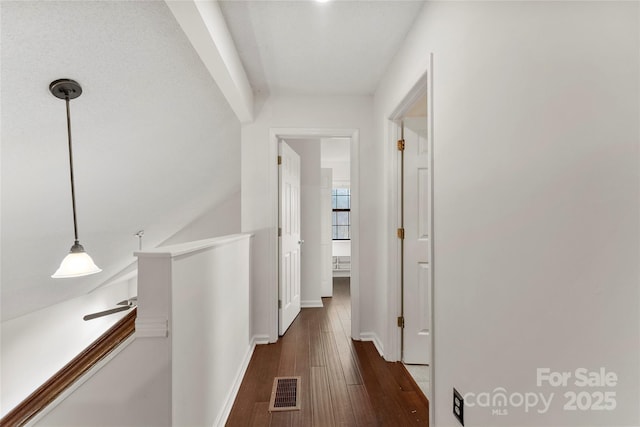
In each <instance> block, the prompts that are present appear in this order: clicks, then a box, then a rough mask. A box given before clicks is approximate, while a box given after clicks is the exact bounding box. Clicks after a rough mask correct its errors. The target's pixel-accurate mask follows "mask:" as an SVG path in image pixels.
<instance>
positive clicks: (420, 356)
mask: <svg viewBox="0 0 640 427" xmlns="http://www.w3.org/2000/svg"><path fill="white" fill-rule="evenodd" d="M424 102H425V105H426V99H425V100H424ZM403 126H404V140H405V149H404V233H405V235H404V262H403V269H404V298H403V300H404V302H403V304H404V329H403V334H404V336H403V339H404V355H403V356H404V357H403V361H404V362H405V363H409V364H424V365H426V364H429V363H430V360H429V357H430V351H429V350H430V348H429V346H430V343H431V337H430V334H431V228H432V227H431V203H432V197H431V196H432V194H431V170H430V164H431V163H430V161H431V159H430V156H431V153H430V149H429V146H428V139H427V118H426V117H408V118H404V119H403Z"/></svg>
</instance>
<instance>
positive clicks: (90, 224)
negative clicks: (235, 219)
mask: <svg viewBox="0 0 640 427" xmlns="http://www.w3.org/2000/svg"><path fill="white" fill-rule="evenodd" d="M422 5H423V1H422V0H420V1H342V0H335V1H332V2H328V3H316V2H314V1H305V0H303V1H286V2H280V1H258V2H253V1H251V2H249V1H225V2H222V4H221V10H222V11H223V13H224V16H225V19H226V20H227V23H228V26H229V30H230V32H231V34H232V36H233V38H234V40H235V43H236V45H237V47H238V51H239V54H240V56H241V59H242V61H243V63H244V66H245V68H246V71H247V74H248V76H249V80H250V82H251V85H252V87H253V89H254V91H256V92H262V93H263V94H266V93H272V94H291V95H293V94H323V95H329V94H339V95H362V94H372V93H373V92H374V90H375V88H376V86H377V84H378V82H379V79H380V77H381V76H382V74H383V72H384V70H385V69H386V67H387V65H388V63H389V61H390V60H391V58H392V57H393V55H394V53H395V50H396V49H397V48H398V46H399V45H400V43H401V42H402V40H403V39H404V37H405V35H406V33H407V31H408V30H409V28H410V27H411V25H412V22H413V19H414V17H415V16H416V15H417V12H418V10H419V9H420V8H421V7H422ZM0 13H1V23H0V37H1V40H2V49H1V50H0V55H1V57H0V59H1V63H0V74H1V76H0V77H1V79H0V84H1V116H0V120H1V123H2V129H1V137H2V144H1V155H2V157H1V168H2V169H1V177H2V181H1V196H2V198H1V232H2V236H1V237H2V248H1V249H2V253H1V260H2V270H1V280H2V282H1V295H0V299H1V307H2V313H1V317H2V319H8V318H13V317H16V316H18V315H21V314H24V313H27V312H30V311H33V310H36V309H38V308H42V307H45V306H48V305H50V304H53V303H56V302H59V301H63V300H66V299H69V298H72V297H74V296H78V295H81V294H83V293H86V292H88V291H90V290H91V289H94V288H95V287H96V286H100V285H101V284H104V283H105V282H108V280H109V278H110V277H112V276H114V275H116V274H117V273H119V272H120V271H121V270H122V269H123V268H126V267H127V266H129V265H131V263H132V262H133V261H135V258H134V257H133V255H132V254H133V252H134V251H135V250H136V249H137V244H138V240H137V238H136V237H135V236H134V234H135V232H136V231H138V230H140V229H144V230H145V237H144V242H145V247H153V246H155V245H157V244H160V243H161V242H162V241H164V240H165V239H167V238H168V237H170V236H171V235H173V234H174V233H175V232H177V231H178V230H180V229H181V228H183V227H184V226H186V225H187V224H188V223H189V222H191V221H192V220H194V219H196V218H197V217H198V216H200V215H201V214H202V213H204V212H206V211H207V210H208V209H210V208H211V207H212V206H215V205H216V204H219V203H222V202H224V201H226V200H228V199H229V198H230V197H233V196H234V195H237V194H238V192H239V190H240V188H239V167H238V165H239V163H240V157H239V156H240V155H239V144H238V143H239V141H240V126H239V122H238V120H237V118H236V117H235V116H234V115H233V113H232V111H231V109H230V108H229V106H228V104H227V102H226V101H225V99H224V97H223V95H222V94H221V92H220V90H219V88H218V87H217V85H216V84H215V82H214V81H213V79H212V77H211V75H210V74H209V73H208V72H207V70H206V68H205V67H204V66H203V64H202V61H201V60H200V58H199V57H198V55H197V54H196V52H195V51H194V49H193V47H192V46H191V44H190V43H189V41H188V39H187V38H186V36H185V35H184V33H183V32H182V30H181V28H180V27H179V25H178V24H177V22H176V20H175V18H174V17H173V15H172V14H171V12H170V11H169V9H168V7H167V6H166V4H165V3H164V2H162V1H42V0H41V1H5V0H3V1H0ZM63 77H64V78H72V79H75V80H77V81H78V82H79V83H80V84H81V85H82V86H83V89H84V93H83V95H82V96H81V97H80V98H78V99H76V100H73V101H71V116H72V133H73V140H74V161H75V173H76V192H77V207H78V220H79V233H80V242H81V243H82V244H83V245H84V246H85V248H86V249H87V251H88V252H89V253H90V254H91V255H92V256H93V258H94V260H95V261H96V263H98V265H99V266H100V267H102V268H103V270H104V271H103V273H101V274H97V275H94V276H88V277H84V278H77V279H65V280H62V281H61V280H54V279H51V278H50V277H49V276H50V275H51V274H52V273H53V271H55V269H56V268H57V267H58V265H59V263H60V261H61V259H62V258H63V257H64V255H65V254H66V252H67V251H68V250H69V247H70V246H71V244H72V243H73V229H72V217H71V200H70V190H69V177H68V157H67V155H68V154H67V145H66V144H67V141H66V138H67V137H66V126H65V113H64V101H61V100H59V99H57V98H54V97H53V96H52V95H51V94H50V93H49V91H48V85H49V83H50V82H51V81H53V80H55V79H58V78H63ZM230 141H231V142H234V143H231V144H230V143H229V142H230Z"/></svg>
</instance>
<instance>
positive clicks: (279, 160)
mask: <svg viewBox="0 0 640 427" xmlns="http://www.w3.org/2000/svg"><path fill="white" fill-rule="evenodd" d="M278 164H279V165H281V164H282V156H278Z"/></svg>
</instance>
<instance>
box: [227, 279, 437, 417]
mask: <svg viewBox="0 0 640 427" xmlns="http://www.w3.org/2000/svg"><path fill="white" fill-rule="evenodd" d="M348 280H349V279H348V278H344V279H343V278H340V279H334V287H333V292H334V294H333V295H334V296H333V298H323V302H324V308H305V309H302V311H301V313H300V314H299V315H298V317H297V318H296V320H295V321H294V322H293V324H292V325H291V327H290V328H289V330H288V331H287V333H286V334H285V335H284V336H283V337H281V338H280V340H278V342H277V343H275V344H267V345H259V346H257V347H256V349H255V352H254V354H253V357H252V358H251V362H250V364H249V367H248V368H247V373H246V374H245V377H244V379H243V381H242V385H241V386H240V390H239V392H238V396H237V398H236V401H235V403H234V405H233V408H232V410H231V414H230V416H229V419H228V420H227V424H226V425H227V426H274V427H277V426H301V427H308V426H315V427H329V426H410V425H421V426H428V419H429V415H428V414H429V403H428V402H427V399H426V398H425V396H424V394H423V393H422V391H421V390H420V389H419V388H418V386H417V385H416V383H415V382H414V381H413V378H411V376H410V375H409V373H408V372H407V370H406V369H405V367H404V365H402V363H390V362H385V361H384V359H382V358H381V357H380V355H379V354H378V352H377V351H376V349H375V347H374V345H373V344H372V343H370V342H363V341H353V340H351V338H350V337H349V335H350V330H351V320H350V299H349V298H350V297H349V282H348ZM276 376H300V377H301V378H302V379H301V385H300V388H301V391H300V393H301V409H300V410H299V411H288V412H273V413H271V412H269V399H270V397H271V388H272V385H273V379H274V377H276Z"/></svg>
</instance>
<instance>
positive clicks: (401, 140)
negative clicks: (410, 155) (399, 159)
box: [398, 139, 404, 151]
mask: <svg viewBox="0 0 640 427" xmlns="http://www.w3.org/2000/svg"><path fill="white" fill-rule="evenodd" d="M398 151H404V139H399V140H398Z"/></svg>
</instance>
